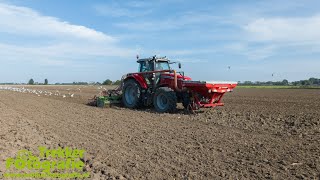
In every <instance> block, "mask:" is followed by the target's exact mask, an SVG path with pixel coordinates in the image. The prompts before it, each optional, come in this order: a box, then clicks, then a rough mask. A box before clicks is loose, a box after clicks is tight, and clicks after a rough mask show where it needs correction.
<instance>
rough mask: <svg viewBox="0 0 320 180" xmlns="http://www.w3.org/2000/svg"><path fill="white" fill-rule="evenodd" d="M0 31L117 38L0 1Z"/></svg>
mask: <svg viewBox="0 0 320 180" xmlns="http://www.w3.org/2000/svg"><path fill="white" fill-rule="evenodd" d="M0 32H6V33H12V34H20V35H27V36H30V35H32V36H54V37H67V38H77V39H85V40H90V41H109V42H113V41H115V39H114V38H113V37H111V36H109V35H106V34H104V33H102V32H99V31H96V30H94V29H90V28H87V27H84V26H80V25H73V24H70V23H69V22H65V21H61V20H60V19H58V18H54V17H49V16H43V15H41V14H39V13H38V12H36V11H34V10H32V9H30V8H26V7H18V6H13V5H7V4H3V3H0Z"/></svg>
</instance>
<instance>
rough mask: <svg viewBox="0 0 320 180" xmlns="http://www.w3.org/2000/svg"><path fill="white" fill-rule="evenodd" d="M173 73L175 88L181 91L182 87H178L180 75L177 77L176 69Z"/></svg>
mask: <svg viewBox="0 0 320 180" xmlns="http://www.w3.org/2000/svg"><path fill="white" fill-rule="evenodd" d="M173 74H174V88H175V90H176V91H178V92H181V91H182V89H180V88H179V87H178V77H177V72H176V71H175V70H173Z"/></svg>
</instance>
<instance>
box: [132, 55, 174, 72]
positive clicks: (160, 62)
mask: <svg viewBox="0 0 320 180" xmlns="http://www.w3.org/2000/svg"><path fill="white" fill-rule="evenodd" d="M137 62H138V63H139V69H138V72H149V71H162V70H171V69H170V65H169V64H170V60H169V59H167V58H166V57H162V58H156V57H155V56H153V57H152V58H146V59H138V61H137Z"/></svg>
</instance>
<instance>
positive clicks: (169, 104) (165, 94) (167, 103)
mask: <svg viewBox="0 0 320 180" xmlns="http://www.w3.org/2000/svg"><path fill="white" fill-rule="evenodd" d="M153 105H154V107H155V109H156V111H157V112H160V113H164V112H174V111H175V110H176V107H177V96H176V93H175V92H174V91H173V90H172V89H170V88H168V87H160V88H158V89H157V90H156V92H155V94H154V96H153Z"/></svg>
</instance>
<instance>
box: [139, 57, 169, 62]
mask: <svg viewBox="0 0 320 180" xmlns="http://www.w3.org/2000/svg"><path fill="white" fill-rule="evenodd" d="M144 61H164V62H170V60H169V59H168V58H167V57H155V56H154V57H149V58H142V59H138V60H137V62H144Z"/></svg>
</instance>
